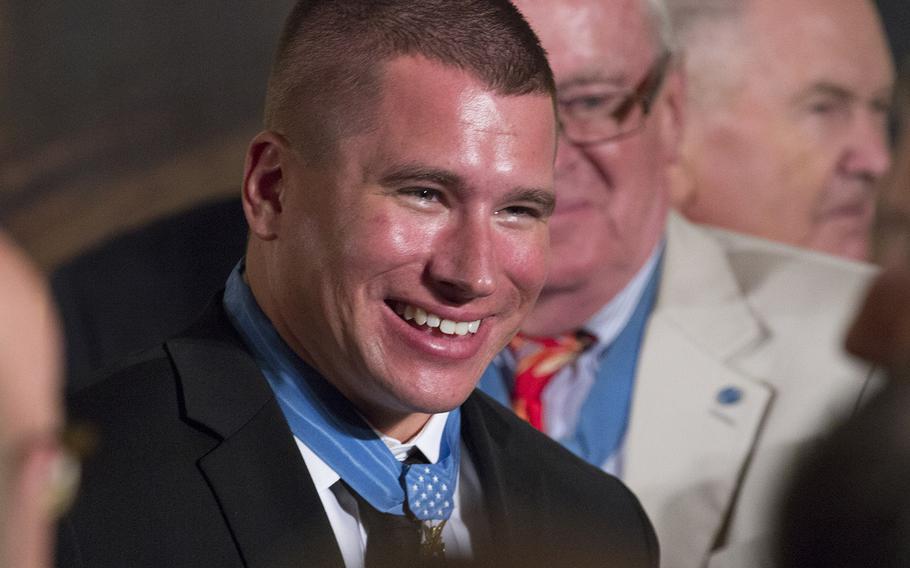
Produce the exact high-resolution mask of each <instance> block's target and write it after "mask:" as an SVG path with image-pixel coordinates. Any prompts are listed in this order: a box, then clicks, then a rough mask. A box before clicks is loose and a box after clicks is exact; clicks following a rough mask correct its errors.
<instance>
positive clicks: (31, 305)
mask: <svg viewBox="0 0 910 568" xmlns="http://www.w3.org/2000/svg"><path fill="white" fill-rule="evenodd" d="M0 314H2V317H0V567H3V568H6V567H13V566H15V567H24V568H43V567H46V566H50V561H49V559H50V549H51V534H52V532H51V521H50V519H49V511H48V510H47V509H48V506H47V505H48V503H47V498H48V495H47V492H46V490H47V487H48V479H49V476H50V475H51V471H52V468H53V466H54V464H55V460H56V459H57V457H58V456H59V450H58V449H57V448H56V447H54V444H53V440H54V439H55V436H56V433H57V431H58V430H59V428H60V422H61V418H62V412H61V409H60V401H59V388H60V382H59V381H60V374H61V373H60V370H61V369H60V366H61V353H60V336H59V333H58V330H57V319H56V315H55V313H54V310H53V308H52V306H51V302H50V299H49V295H48V292H47V288H46V286H45V282H44V280H43V278H42V277H41V276H40V275H39V274H38V273H37V272H36V271H35V269H34V268H33V267H32V266H31V265H30V264H29V262H28V261H27V260H26V259H25V257H24V256H23V255H22V253H21V252H20V251H19V250H18V249H16V248H15V247H14V246H13V245H12V244H11V243H10V242H9V241H8V240H6V239H5V238H4V237H3V235H2V234H0ZM45 442H50V443H49V444H45Z"/></svg>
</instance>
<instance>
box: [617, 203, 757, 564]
mask: <svg viewBox="0 0 910 568" xmlns="http://www.w3.org/2000/svg"><path fill="white" fill-rule="evenodd" d="M767 339H768V337H767V332H766V331H765V329H764V328H763V326H762V324H761V322H760V321H759V320H758V319H757V318H756V316H755V315H754V314H753V312H752V310H750V308H749V306H748V304H747V303H746V301H745V298H744V297H743V296H742V293H741V292H740V289H739V286H738V284H737V281H736V279H735V277H734V275H733V273H732V272H731V270H730V267H729V265H728V264H727V260H726V256H725V254H724V251H723V249H722V248H721V247H720V246H719V245H718V244H717V242H716V241H714V240H713V239H712V238H711V237H710V236H708V235H707V234H706V233H704V232H703V231H701V230H699V229H697V228H695V227H693V226H691V225H690V224H688V223H687V222H685V221H682V220H681V219H678V218H676V217H671V219H670V222H669V223H668V229H667V249H666V252H665V257H664V265H663V276H662V282H661V288H660V292H659V296H658V303H657V306H656V307H655V311H654V314H653V315H652V317H651V320H650V321H649V324H648V329H647V331H646V335H645V341H644V345H643V348H642V355H641V357H640V359H639V365H638V373H637V377H636V383H635V394H634V399H633V406H632V413H631V417H630V423H629V430H628V433H627V438H626V443H625V454H624V467H623V470H624V475H623V477H624V479H625V481H626V483H627V484H628V485H629V487H631V488H632V490H633V491H635V492H636V493H637V495H638V496H639V498H640V499H641V501H642V504H643V505H644V507H645V509H646V511H647V512H648V514H649V516H650V517H651V520H652V521H653V522H654V525H655V528H656V530H657V534H658V537H659V538H660V540H661V549H662V554H661V556H662V557H663V558H664V562H663V563H662V565H663V566H665V567H674V568H676V567H679V568H689V567H696V566H701V565H702V563H703V561H704V559H705V558H706V557H707V555H708V554H707V553H708V551H709V550H710V549H711V548H712V546H713V544H714V542H715V540H716V539H717V537H718V534H719V532H720V531H721V529H722V527H723V525H724V520H725V516H726V513H727V511H728V508H729V506H730V503H731V501H732V500H733V499H734V498H735V495H736V491H737V488H738V483H739V479H740V472H741V471H742V470H743V468H744V465H745V464H746V463H747V462H748V460H749V457H750V455H751V452H752V449H753V447H754V445H755V443H756V439H757V436H758V433H759V431H760V429H761V424H762V420H763V418H764V416H765V415H766V413H767V411H768V409H769V406H770V404H771V401H772V399H773V397H774V390H773V388H772V387H771V386H769V385H768V384H766V383H765V382H763V381H762V380H761V377H757V376H754V375H752V374H750V373H749V371H748V370H747V369H743V368H741V367H740V366H738V365H737V361H738V360H740V359H741V358H744V357H746V356H748V359H749V360H750V361H755V360H759V361H760V360H761V356H760V355H761V350H762V349H763V346H764V345H765V343H766V342H767ZM756 355H758V357H756Z"/></svg>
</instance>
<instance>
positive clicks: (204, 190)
mask: <svg viewBox="0 0 910 568" xmlns="http://www.w3.org/2000/svg"><path fill="white" fill-rule="evenodd" d="M291 4H292V1H291V0H271V1H269V2H246V1H243V0H222V1H221V2H218V3H214V4H213V3H210V2H198V1H193V0H172V1H171V2H168V3H167V4H166V5H167V8H164V7H163V5H162V4H161V3H160V2H152V1H149V0H131V1H128V2H122V1H113V0H96V1H94V2H56V1H55V2H50V1H48V0H34V1H32V2H25V1H23V0H16V1H14V0H0V53H2V54H3V57H4V58H5V59H3V60H2V61H0V76H2V82H0V88H2V90H3V92H2V95H3V96H2V97H0V101H2V103H0V104H2V105H3V106H0V225H2V226H4V228H5V229H7V230H8V231H9V232H10V233H11V234H12V235H13V237H14V238H15V239H16V240H17V241H18V242H19V244H20V245H21V246H22V247H23V248H25V249H26V251H27V252H29V253H30V254H31V255H32V256H33V257H34V259H35V260H36V261H37V262H38V263H39V264H40V265H41V266H42V267H43V268H45V269H47V270H53V269H54V268H55V267H57V266H59V265H60V264H61V263H63V262H65V261H67V260H69V259H71V258H73V257H74V256H75V255H77V254H79V253H80V252H83V251H85V250H87V249H89V248H91V247H93V246H95V245H98V244H99V243H101V242H103V241H104V240H105V239H107V238H109V237H111V236H113V235H115V234H119V233H123V232H125V231H128V230H130V229H133V228H136V227H139V226H142V225H144V224H146V223H148V222H149V221H151V220H154V219H157V218H160V217H163V216H166V215H168V214H171V213H175V212H177V211H181V210H185V209H187V208H189V207H191V206H193V205H195V204H198V203H200V202H204V201H211V200H213V199H216V198H219V197H224V196H229V195H236V194H237V192H238V191H239V190H238V188H239V182H240V178H241V172H242V166H243V155H244V150H245V146H246V143H247V141H248V140H249V139H250V137H251V136H252V135H253V134H254V133H255V132H256V131H257V129H258V127H259V121H260V112H261V106H262V98H263V93H264V87H265V78H266V75H267V72H268V66H269V60H270V57H271V53H272V50H273V48H274V44H275V42H276V39H277V36H278V33H279V30H280V26H281V22H282V20H283V18H284V17H285V15H286V13H287V12H288V10H289V8H290V6H291ZM879 5H880V8H881V10H882V14H883V19H884V22H885V25H886V28H887V30H888V33H889V34H890V40H891V43H892V46H893V48H894V50H895V58H896V60H897V61H902V62H905V60H906V54H907V53H908V51H910V3H908V2H907V1H906V0H879ZM904 66H906V65H904Z"/></svg>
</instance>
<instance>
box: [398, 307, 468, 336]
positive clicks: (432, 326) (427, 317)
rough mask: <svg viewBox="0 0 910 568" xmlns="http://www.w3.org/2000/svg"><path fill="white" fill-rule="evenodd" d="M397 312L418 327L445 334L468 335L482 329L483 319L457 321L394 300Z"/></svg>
mask: <svg viewBox="0 0 910 568" xmlns="http://www.w3.org/2000/svg"><path fill="white" fill-rule="evenodd" d="M393 307H394V309H395V313H397V314H398V315H399V316H401V318H402V319H404V321H406V322H410V323H411V325H412V326H414V327H417V328H425V329H427V330H436V331H438V332H439V333H442V334H444V335H467V334H469V333H470V334H475V333H477V331H478V330H479V329H480V322H481V321H482V320H479V319H478V320H473V321H455V320H451V319H447V318H443V317H441V316H438V315H436V314H434V313H430V312H427V311H426V310H424V309H423V308H420V307H417V306H414V305H411V304H407V303H405V302H394V304H393Z"/></svg>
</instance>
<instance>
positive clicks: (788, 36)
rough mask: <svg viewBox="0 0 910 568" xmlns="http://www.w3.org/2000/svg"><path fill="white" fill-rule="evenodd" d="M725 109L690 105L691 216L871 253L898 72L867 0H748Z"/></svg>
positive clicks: (821, 246)
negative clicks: (877, 189)
mask: <svg viewBox="0 0 910 568" xmlns="http://www.w3.org/2000/svg"><path fill="white" fill-rule="evenodd" d="M748 4H749V5H750V8H749V9H747V15H746V18H745V22H744V26H745V28H744V29H743V30H742V33H741V34H740V36H739V40H738V41H739V42H741V43H738V44H737V45H736V49H741V50H743V55H742V56H743V58H744V59H743V60H742V65H741V67H737V68H736V69H737V70H736V71H735V73H736V74H737V75H740V74H741V75H742V77H741V78H740V77H737V78H736V79H735V81H736V82H735V85H731V86H730V89H729V93H727V94H726V95H725V96H724V97H723V98H724V99H725V101H726V102H721V104H720V108H716V107H714V108H709V107H707V106H706V107H704V108H701V109H699V105H698V102H697V101H694V102H693V108H692V113H691V115H690V116H691V118H692V120H691V122H690V126H691V130H690V131H689V132H688V133H687V139H686V143H685V146H684V147H685V150H684V154H685V156H686V159H685V161H686V162H687V164H688V166H687V169H688V171H689V174H691V176H692V182H693V186H694V188H695V189H694V191H695V193H694V197H692V198H690V200H689V202H688V203H686V204H684V205H683V206H682V209H683V211H684V212H685V213H686V214H687V215H689V216H690V217H692V218H693V219H694V220H696V221H701V222H706V223H709V224H715V225H719V226H722V227H727V228H731V229H734V230H739V231H743V232H748V233H754V234H757V235H760V236H764V237H766V238H771V239H774V240H779V241H783V242H786V243H790V244H794V245H798V246H804V247H808V248H812V249H816V250H820V251H824V252H828V253H833V254H837V255H842V256H846V257H850V258H865V257H866V255H867V252H868V245H869V242H868V241H869V227H870V223H871V221H872V218H873V214H874V203H875V199H874V198H875V196H874V193H875V182H876V180H877V179H878V178H879V177H880V176H881V175H882V174H883V173H884V172H885V171H886V170H887V168H888V165H889V153H888V147H887V140H886V118H887V117H886V115H887V110H888V106H889V101H890V97H891V88H892V81H893V76H892V75H893V72H892V66H891V61H890V56H889V53H888V51H887V46H886V45H885V42H884V38H883V36H882V32H881V29H880V26H879V22H878V20H877V17H876V14H875V13H874V8H873V6H872V4H870V3H867V2H866V1H865V0H800V1H799V2H790V1H785V0H753V1H751V2H749V3H748Z"/></svg>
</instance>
